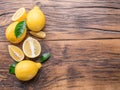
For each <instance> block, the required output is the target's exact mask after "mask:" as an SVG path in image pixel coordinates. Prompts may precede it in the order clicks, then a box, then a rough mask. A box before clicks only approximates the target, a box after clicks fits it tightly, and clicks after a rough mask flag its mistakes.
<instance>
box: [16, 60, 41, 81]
mask: <svg viewBox="0 0 120 90" xmlns="http://www.w3.org/2000/svg"><path fill="white" fill-rule="evenodd" d="M38 66H39V67H38ZM41 67H42V65H41V63H36V62H33V61H31V60H23V61H21V62H19V63H18V64H17V65H16V67H15V75H16V77H17V78H18V79H19V80H21V81H28V80H31V79H32V78H33V77H35V75H36V74H37V72H38V70H39V69H40V68H41Z"/></svg>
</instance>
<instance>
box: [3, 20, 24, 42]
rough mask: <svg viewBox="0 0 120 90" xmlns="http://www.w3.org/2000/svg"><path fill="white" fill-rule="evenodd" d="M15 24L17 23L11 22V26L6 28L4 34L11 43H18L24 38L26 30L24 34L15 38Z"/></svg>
mask: <svg viewBox="0 0 120 90" xmlns="http://www.w3.org/2000/svg"><path fill="white" fill-rule="evenodd" d="M17 24H18V22H13V23H12V24H10V25H9V26H8V27H7V29H6V32H5V34H6V38H7V40H8V41H10V42H11V43H19V42H21V41H22V40H23V39H24V38H25V36H26V29H25V31H24V33H23V34H22V35H21V36H20V37H18V38H16V36H15V27H16V25H17Z"/></svg>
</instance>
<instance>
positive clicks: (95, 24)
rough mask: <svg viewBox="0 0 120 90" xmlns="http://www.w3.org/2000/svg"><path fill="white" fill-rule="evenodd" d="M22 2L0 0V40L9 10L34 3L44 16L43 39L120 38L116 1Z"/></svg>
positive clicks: (8, 18)
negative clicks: (44, 36) (45, 34)
mask: <svg viewBox="0 0 120 90" xmlns="http://www.w3.org/2000/svg"><path fill="white" fill-rule="evenodd" d="M23 1H24V0H20V1H17V2H15V1H14V0H9V2H8V1H4V0H3V1H1V4H0V8H1V10H0V21H1V22H0V28H1V29H2V30H1V31H0V41H6V38H5V29H6V26H8V25H9V24H10V23H11V16H12V15H13V13H14V12H15V11H16V10H17V9H18V8H20V7H25V8H27V10H30V9H31V8H32V7H33V6H34V5H39V6H40V7H41V9H42V10H43V11H44V13H45V15H46V19H47V23H46V27H45V29H44V31H46V32H47V38H46V40H63V39H96V38H97V39H98V38H99V39H104V38H111V39H119V38H120V17H119V15H120V10H119V8H120V7H119V6H120V5H119V3H120V1H119V0H117V1H116V0H110V1H108V0H87V1H84V0H78V1H75V0H60V1H56V0H35V1H34V0H33V1H31V0H29V1H24V3H23ZM5 5H7V6H6V7H5ZM8 7H11V8H8ZM58 34H59V35H58Z"/></svg>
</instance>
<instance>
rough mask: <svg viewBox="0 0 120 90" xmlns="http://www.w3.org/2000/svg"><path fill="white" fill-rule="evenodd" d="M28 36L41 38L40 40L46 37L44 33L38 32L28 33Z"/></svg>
mask: <svg viewBox="0 0 120 90" xmlns="http://www.w3.org/2000/svg"><path fill="white" fill-rule="evenodd" d="M30 34H31V35H33V36H35V37H38V38H42V39H43V38H45V37H46V33H45V32H43V31H40V32H34V31H30Z"/></svg>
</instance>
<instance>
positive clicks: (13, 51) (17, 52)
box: [8, 45, 24, 62]
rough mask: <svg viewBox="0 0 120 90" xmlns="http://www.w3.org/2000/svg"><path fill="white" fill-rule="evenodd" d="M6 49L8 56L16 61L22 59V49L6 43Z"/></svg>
mask: <svg viewBox="0 0 120 90" xmlns="http://www.w3.org/2000/svg"><path fill="white" fill-rule="evenodd" d="M8 51H9V54H10V56H11V57H12V58H13V59H14V60H15V61H17V62H19V61H21V60H23V59H24V53H23V52H22V50H21V49H20V48H19V47H17V46H15V45H8Z"/></svg>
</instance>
